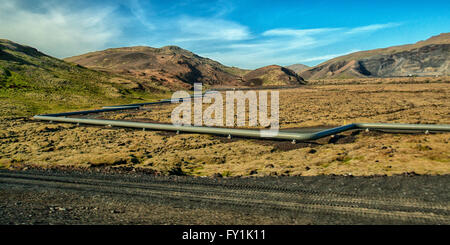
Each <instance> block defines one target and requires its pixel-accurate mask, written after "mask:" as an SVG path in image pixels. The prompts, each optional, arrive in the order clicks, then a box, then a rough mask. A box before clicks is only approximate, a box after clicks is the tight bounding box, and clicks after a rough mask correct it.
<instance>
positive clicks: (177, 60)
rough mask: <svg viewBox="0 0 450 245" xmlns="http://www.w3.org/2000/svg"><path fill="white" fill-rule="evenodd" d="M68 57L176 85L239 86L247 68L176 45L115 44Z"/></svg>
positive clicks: (80, 62) (69, 59) (75, 60)
mask: <svg viewBox="0 0 450 245" xmlns="http://www.w3.org/2000/svg"><path fill="white" fill-rule="evenodd" d="M65 60H66V61H69V62H73V63H76V64H80V65H82V66H85V67H88V68H92V69H97V70H104V71H108V72H112V73H115V74H127V75H133V76H135V77H138V78H140V79H146V80H150V81H154V82H157V83H159V84H161V85H163V86H166V87H169V88H173V89H177V88H191V87H192V84H194V83H197V82H198V83H203V84H207V85H231V86H239V85H240V84H241V83H242V81H241V77H240V75H242V74H244V73H245V72H246V71H245V70H241V69H239V68H236V67H227V66H224V65H222V64H220V63H219V62H217V61H214V60H211V59H208V58H204V57H201V56H198V55H196V54H194V53H192V52H190V51H188V50H185V49H182V48H179V47H177V46H166V47H162V48H152V47H144V46H137V47H124V48H112V49H107V50H103V51H97V52H91V53H87V54H83V55H79V56H74V57H70V58H66V59H65Z"/></svg>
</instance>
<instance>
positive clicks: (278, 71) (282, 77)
mask: <svg viewBox="0 0 450 245" xmlns="http://www.w3.org/2000/svg"><path fill="white" fill-rule="evenodd" d="M244 81H246V83H248V85H249V86H262V85H270V86H282V85H301V84H305V80H303V78H302V77H300V76H299V75H298V74H297V73H295V72H294V71H293V70H291V69H288V68H285V67H282V66H279V65H269V66H265V67H261V68H258V69H256V70H253V71H250V72H248V73H247V74H245V75H244Z"/></svg>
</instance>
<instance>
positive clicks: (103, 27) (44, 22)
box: [0, 1, 120, 57]
mask: <svg viewBox="0 0 450 245" xmlns="http://www.w3.org/2000/svg"><path fill="white" fill-rule="evenodd" d="M41 7H42V8H43V9H42V11H41V12H33V11H30V10H27V9H23V8H21V7H20V6H18V5H17V4H16V2H15V1H7V2H2V7H1V8H0V23H2V24H1V25H0V36H1V37H3V38H7V39H11V40H13V41H15V42H19V43H23V44H27V45H31V46H35V47H37V48H39V49H40V50H42V51H44V52H45V53H47V54H50V55H53V56H56V57H67V56H71V55H76V54H80V53H83V52H88V51H92V50H95V49H101V48H104V47H106V46H107V44H108V42H109V40H111V39H114V38H115V37H117V36H119V35H120V29H119V27H118V26H117V25H115V23H114V21H113V20H112V19H110V17H111V16H110V15H111V14H112V12H113V8H110V7H103V8H101V9H86V10H80V11H76V12H71V11H69V10H67V9H66V8H63V7H62V6H61V7H59V6H48V5H42V6H41Z"/></svg>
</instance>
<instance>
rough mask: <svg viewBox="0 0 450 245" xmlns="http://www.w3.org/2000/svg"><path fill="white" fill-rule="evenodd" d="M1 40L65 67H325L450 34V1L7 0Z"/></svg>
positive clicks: (2, 10) (4, 0)
mask: <svg viewBox="0 0 450 245" xmlns="http://www.w3.org/2000/svg"><path fill="white" fill-rule="evenodd" d="M0 3H1V4H0V5H1V6H2V7H1V8H0V23H1V24H0V38H6V39H10V40H12V41H15V42H19V43H22V44H26V45H30V46H34V47H36V48H38V49H39V50H41V51H43V52H45V53H47V54H50V55H52V56H55V57H58V58H64V57H68V56H73V55H78V54H82V53H86V52H90V51H96V50H102V49H106V48H111V47H122V46H136V45H145V46H151V47H162V46H166V45H177V46H180V47H182V48H185V49H188V50H190V51H192V52H194V53H197V54H199V55H201V56H204V57H208V58H211V59H214V60H217V61H219V62H221V63H223V64H225V65H229V66H238V67H241V68H249V69H254V68H257V67H261V66H265V65H271V64H279V65H290V64H294V63H303V64H306V65H310V66H312V65H316V64H319V63H321V62H323V61H326V60H328V59H330V58H333V57H336V56H340V55H343V54H347V53H350V52H355V51H359V50H367V49H373V48H382V47H388V46H392V45H401V44H408V43H414V42H417V41H419V40H424V39H427V38H429V37H431V36H433V35H437V34H439V33H443V32H450V1H414V0H410V1H393V0H391V1H383V0H378V1H361V0H360V1H345V0H341V1H320V0H317V1H264V0H258V1H221V0H219V1H195V0H189V1H170V0H166V1H143V0H142V1H140V0H125V1H118V0H111V1H106V0H99V1H93V0H91V1H88V0H77V1H71V0H68V1H59V0H47V1H37V0H0Z"/></svg>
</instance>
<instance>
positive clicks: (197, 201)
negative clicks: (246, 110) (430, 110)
mask: <svg viewBox="0 0 450 245" xmlns="http://www.w3.org/2000/svg"><path fill="white" fill-rule="evenodd" d="M449 184H450V176H390V177H385V176H383V177H381V176H380V177H344V176H312V177H263V178H199V177H197V178H194V177H181V176H171V177H158V176H150V175H147V174H144V173H109V172H105V171H102V172H100V171H97V172H93V171H92V172H76V171H55V170H46V171H38V170H27V171H6V170H2V171H0V196H1V197H2V198H0V224H450V205H449V203H450V202H449V201H450V193H449V192H448V186H449Z"/></svg>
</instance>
